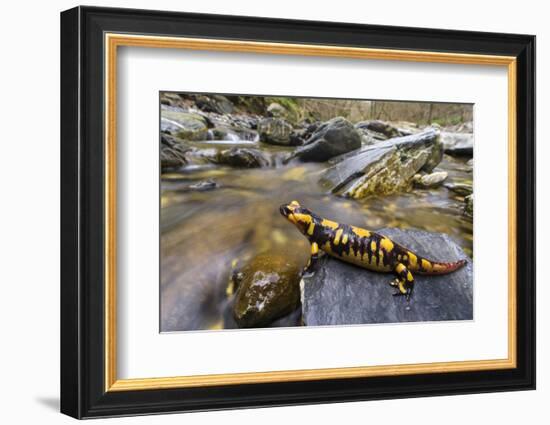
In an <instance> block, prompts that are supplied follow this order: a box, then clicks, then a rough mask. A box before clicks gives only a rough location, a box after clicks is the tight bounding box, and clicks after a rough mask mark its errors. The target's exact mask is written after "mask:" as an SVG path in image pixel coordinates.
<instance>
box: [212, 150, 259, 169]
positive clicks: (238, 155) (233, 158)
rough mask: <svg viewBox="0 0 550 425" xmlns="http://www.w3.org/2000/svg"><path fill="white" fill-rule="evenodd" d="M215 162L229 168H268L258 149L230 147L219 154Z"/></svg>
mask: <svg viewBox="0 0 550 425" xmlns="http://www.w3.org/2000/svg"><path fill="white" fill-rule="evenodd" d="M215 162H217V163H218V164H223V165H229V166H230V167H241V168H259V167H267V166H269V160H268V159H267V158H266V157H265V155H264V154H263V153H262V151H260V150H259V149H250V148H240V147H236V146H235V147H232V148H231V149H225V150H222V151H221V152H219V154H218V155H217V157H216V159H215Z"/></svg>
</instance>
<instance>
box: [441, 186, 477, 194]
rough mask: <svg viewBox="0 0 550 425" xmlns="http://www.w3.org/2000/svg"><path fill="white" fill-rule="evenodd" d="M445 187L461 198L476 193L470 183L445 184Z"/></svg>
mask: <svg viewBox="0 0 550 425" xmlns="http://www.w3.org/2000/svg"><path fill="white" fill-rule="evenodd" d="M444 186H445V187H446V188H447V189H448V190H450V191H451V192H454V193H456V194H457V195H460V196H468V195H471V194H472V193H473V191H474V188H473V186H472V185H471V184H468V183H445V185H444Z"/></svg>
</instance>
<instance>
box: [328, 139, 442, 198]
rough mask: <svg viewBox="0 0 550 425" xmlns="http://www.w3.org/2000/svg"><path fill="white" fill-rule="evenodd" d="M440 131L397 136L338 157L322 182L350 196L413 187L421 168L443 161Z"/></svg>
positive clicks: (362, 195)
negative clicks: (413, 180) (414, 178)
mask: <svg viewBox="0 0 550 425" xmlns="http://www.w3.org/2000/svg"><path fill="white" fill-rule="evenodd" d="M439 147H440V142H439V132H438V131H436V130H434V129H428V130H426V131H423V132H422V133H418V134H414V135H410V136H405V137H397V138H394V139H389V140H386V141H384V142H380V143H377V144H375V145H371V146H365V147H363V148H361V149H360V150H358V151H356V152H352V153H350V154H348V155H344V156H341V157H339V158H335V159H334V161H333V165H332V166H331V167H329V168H327V170H325V172H323V174H322V175H321V179H320V182H321V184H322V185H323V186H325V187H326V188H328V189H329V190H330V191H331V192H333V193H337V194H340V195H342V196H346V197H351V198H363V197H366V196H369V195H374V194H377V195H382V194H389V193H395V192H398V191H401V190H406V189H408V188H410V186H411V184H412V179H413V177H414V175H415V174H417V173H418V172H419V171H421V170H422V171H427V172H429V171H431V170H430V169H431V168H432V167H435V165H437V163H439V161H440V160H441V157H442V152H441V151H440V149H439Z"/></svg>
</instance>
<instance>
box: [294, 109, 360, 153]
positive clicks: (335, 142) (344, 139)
mask: <svg viewBox="0 0 550 425" xmlns="http://www.w3.org/2000/svg"><path fill="white" fill-rule="evenodd" d="M305 143H306V144H305V146H302V147H300V148H298V149H296V151H295V152H294V154H293V155H292V158H299V159H300V160H302V161H304V162H323V161H326V160H328V159H330V158H333V157H335V156H338V155H341V154H344V153H347V152H350V151H353V150H355V149H359V148H360V147H361V135H360V134H359V132H358V131H357V130H356V129H355V128H354V127H353V125H352V124H351V123H350V122H349V121H348V120H346V119H345V118H342V117H336V118H333V119H331V120H329V121H327V122H325V123H323V124H321V125H320V126H319V127H318V128H317V129H316V130H315V132H314V133H313V134H312V135H311V136H310V137H309V138H308V140H306V142H305Z"/></svg>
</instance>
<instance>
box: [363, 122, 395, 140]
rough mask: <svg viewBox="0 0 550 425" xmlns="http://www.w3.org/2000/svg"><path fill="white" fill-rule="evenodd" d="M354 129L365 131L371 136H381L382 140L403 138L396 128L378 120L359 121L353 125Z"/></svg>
mask: <svg viewBox="0 0 550 425" xmlns="http://www.w3.org/2000/svg"><path fill="white" fill-rule="evenodd" d="M355 128H357V129H359V130H367V131H369V132H370V133H372V134H378V135H381V136H382V137H383V138H384V139H391V138H393V137H398V136H403V134H401V133H400V132H399V129H398V128H397V127H395V126H393V125H392V124H390V123H388V122H385V121H380V120H369V121H360V122H358V123H357V124H355Z"/></svg>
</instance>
